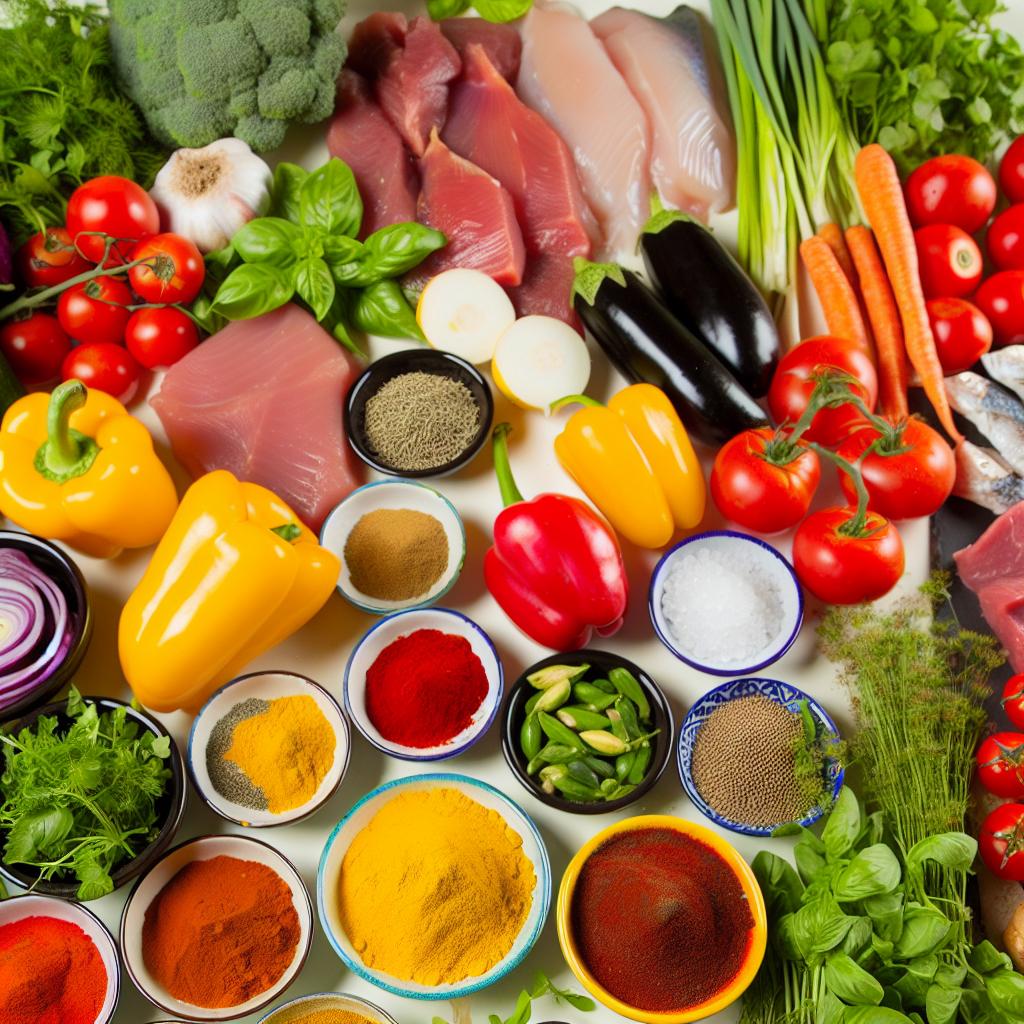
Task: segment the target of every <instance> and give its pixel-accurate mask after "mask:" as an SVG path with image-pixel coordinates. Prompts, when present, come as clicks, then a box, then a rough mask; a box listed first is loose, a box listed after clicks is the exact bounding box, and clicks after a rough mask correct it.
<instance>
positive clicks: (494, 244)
mask: <svg viewBox="0 0 1024 1024" xmlns="http://www.w3.org/2000/svg"><path fill="white" fill-rule="evenodd" d="M420 173H421V175H422V177H423V188H422V190H421V191H420V198H419V203H418V205H417V219H418V220H419V222H420V223H421V224H429V225H430V226H431V227H432V228H437V230H438V231H443V232H444V233H445V235H446V236H447V238H448V244H447V245H446V246H445V247H444V248H443V249H440V250H438V251H437V252H436V253H434V254H433V255H432V256H430V257H429V259H427V260H426V262H424V263H423V264H421V265H420V266H419V267H417V268H416V278H417V279H420V280H424V279H426V278H430V277H433V276H434V275H435V274H439V273H441V271H442V270H449V269H451V268H452V267H465V268H467V269H469V270H482V271H483V272H484V273H485V274H487V275H489V276H490V277H493V278H494V280H495V281H497V282H498V284H503V285H516V284H519V282H520V281H522V279H523V266H524V264H525V262H526V249H525V248H524V247H523V235H522V232H521V231H520V230H519V222H518V221H517V220H516V212H515V208H514V206H513V204H512V197H511V196H510V195H509V194H508V192H507V191H505V189H504V188H502V186H501V182H499V181H498V180H497V179H496V178H492V177H491V176H490V175H489V174H488V173H487V172H486V171H483V170H481V169H480V168H479V167H477V166H476V164H473V163H470V162H469V161H468V160H466V159H464V158H463V157H461V156H458V155H457V154H456V153H453V152H452V151H451V150H450V149H449V148H448V147H447V146H446V145H445V144H444V143H443V142H442V141H441V140H440V138H438V135H437V129H436V128H435V129H434V130H433V131H432V132H431V133H430V144H429V145H428V146H427V151H426V152H425V153H424V154H423V159H422V160H420Z"/></svg>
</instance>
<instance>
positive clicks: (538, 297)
mask: <svg viewBox="0 0 1024 1024" xmlns="http://www.w3.org/2000/svg"><path fill="white" fill-rule="evenodd" d="M573 277H574V272H573V269H572V257H571V256H559V255H558V254H557V253H550V254H547V255H545V254H543V253H541V254H538V255H536V256H531V257H530V258H529V260H528V261H527V264H526V273H525V275H524V277H523V283H522V284H521V285H520V286H519V287H518V288H509V290H508V294H509V298H510V299H511V300H512V305H513V306H515V308H516V316H530V314H532V313H535V314H537V315H540V316H553V317H556V318H557V319H559V320H564V321H565V322H566V323H567V324H568V325H569V326H570V327H572V328H573V329H574V330H576V331H579V333H580V334H582V333H583V325H582V324H581V323H580V318H579V317H578V316H577V315H576V310H575V309H573V307H572V302H571V301H570V299H569V296H570V294H571V292H572V281H573Z"/></svg>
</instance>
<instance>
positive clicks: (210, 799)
mask: <svg viewBox="0 0 1024 1024" xmlns="http://www.w3.org/2000/svg"><path fill="white" fill-rule="evenodd" d="M300 696H307V697H312V698H313V700H314V701H316V704H317V707H319V708H320V710H321V711H322V712H323V714H324V717H325V718H326V719H327V721H328V723H329V724H330V726H331V729H332V730H333V731H334V739H335V748H334V763H333V764H332V765H331V768H330V770H329V771H328V772H327V774H326V775H325V776H324V777H323V779H321V781H320V785H319V786H318V787H317V790H316V792H315V793H314V794H313V795H312V796H311V797H310V798H309V799H308V800H307V801H306V802H305V803H303V804H300V805H299V806H298V807H293V808H292V809H291V810H290V811H284V812H283V813H281V814H273V813H271V812H270V811H261V810H257V809H254V808H252V807H245V806H244V805H242V804H238V803H235V802H234V801H233V800H229V799H227V797H224V796H222V795H221V794H220V793H218V792H217V790H216V788H215V787H214V785H213V780H212V779H211V778H210V773H209V771H208V770H207V767H206V749H207V746H208V745H209V742H210V735H211V733H212V732H213V730H214V727H215V726H216V725H217V723H218V722H219V721H220V720H221V719H222V718H223V717H224V716H225V715H226V714H228V713H229V712H230V711H231V709H232V708H233V707H234V706H235V705H236V704H241V703H242V701H244V700H249V699H256V700H276V699H278V698H279V697H300ZM351 750H352V741H351V736H350V732H349V727H348V719H347V718H346V717H345V714H344V712H343V711H342V710H341V708H340V707H338V703H337V701H335V699H334V698H333V697H332V696H331V695H330V694H329V693H328V692H327V691H326V690H325V689H324V688H323V687H322V686H319V685H318V684H317V683H314V682H313V680H312V679H307V678H306V677H305V676H300V675H297V674H295V673H294V672H252V673H250V674H249V675H244V676H239V677H238V678H237V679H232V680H231V682H229V683H226V684H225V685H224V686H222V687H221V688H220V689H219V690H218V691H217V692H216V693H214V694H213V696H212V697H210V699H209V700H208V701H207V702H206V703H205V704H204V705H203V707H202V709H201V710H200V712H199V714H198V715H196V717H195V720H194V721H193V722H192V729H191V731H190V732H189V735H188V756H187V761H188V771H189V775H191V776H192V782H193V784H194V785H195V787H196V790H197V791H198V793H199V795H200V796H201V797H202V798H203V799H204V800H205V801H206V803H207V804H209V805H210V807H211V808H212V809H213V810H214V811H216V812H217V813H218V814H219V815H220V816H221V817H222V818H226V819H227V820H228V821H233V822H235V823H236V824H238V825H247V826H251V827H253V828H266V827H268V826H272V825H287V824H289V823H291V822H294V821H299V820H300V819H302V818H306V817H308V816H309V815H311V814H313V813H315V812H316V811H317V810H318V809H319V808H320V807H321V806H323V804H324V803H325V802H326V801H327V800H329V799H330V798H331V796H333V795H334V793H335V792H336V791H337V789H338V787H339V786H340V785H341V780H342V779H343V778H344V777H345V772H346V771H347V770H348V760H349V755H350V753H351Z"/></svg>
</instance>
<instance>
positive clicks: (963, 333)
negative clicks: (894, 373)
mask: <svg viewBox="0 0 1024 1024" xmlns="http://www.w3.org/2000/svg"><path fill="white" fill-rule="evenodd" d="M925 305H926V307H927V309H928V321H929V323H930V324H931V326H932V335H933V337H934V338H935V351H936V353H937V354H938V357H939V362H940V363H942V374H943V376H945V377H951V376H953V374H954V373H962V372H963V371H964V370H969V369H970V368H971V367H972V366H973V365H974V364H975V363H976V362H977V361H978V360H979V359H980V358H981V357H982V356H983V355H984V354H985V353H986V352H987V351H988V350H989V349H990V348H991V347H992V325H991V324H990V323H989V322H988V319H987V318H986V316H985V314H984V313H982V311H981V310H980V309H978V307H977V306H975V305H974V303H973V302H968V301H967V300H966V299H929V300H928V302H927V303H925Z"/></svg>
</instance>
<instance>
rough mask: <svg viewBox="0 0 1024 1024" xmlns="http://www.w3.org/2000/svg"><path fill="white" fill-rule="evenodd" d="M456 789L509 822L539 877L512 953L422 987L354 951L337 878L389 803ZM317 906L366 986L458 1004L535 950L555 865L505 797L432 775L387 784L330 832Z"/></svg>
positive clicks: (460, 779) (462, 778)
mask: <svg viewBox="0 0 1024 1024" xmlns="http://www.w3.org/2000/svg"><path fill="white" fill-rule="evenodd" d="M438 788H445V789H457V790H459V791H460V792H461V793H463V794H465V795H466V796H467V797H469V798H470V799H471V800H475V801H476V802H477V803H478V804H482V805H483V806H484V807H487V808H490V809H491V810H495V811H497V812H498V813H499V814H500V815H501V816H502V817H503V818H504V819H505V821H506V822H507V824H508V826H509V828H511V829H512V830H513V831H514V832H515V833H517V834H518V835H519V836H520V838H521V839H522V841H523V853H524V854H525V855H526V857H527V858H529V860H530V863H531V864H532V865H533V870H534V874H535V875H536V879H537V881H536V885H535V886H534V890H533V902H532V904H531V906H530V913H529V914H528V915H527V918H526V921H525V922H524V924H523V927H522V930H521V931H520V933H519V935H518V937H517V938H516V941H515V943H514V944H513V946H512V948H511V949H510V950H509V952H508V954H507V955H506V956H505V958H504V959H503V960H500V961H499V962H498V963H496V964H495V965H494V966H493V967H492V968H491V969H490V970H489V971H487V973H486V974H482V975H480V976H478V977H477V978H469V979H466V980H465V981H460V982H457V983H456V984H454V985H434V986H429V985H420V984H418V983H416V982H414V981H404V980H400V979H398V978H394V977H392V976H391V975H390V974H385V973H384V972H382V971H375V970H373V969H372V968H370V967H367V966H366V965H365V964H364V963H363V961H362V959H361V958H360V956H359V954H358V953H357V952H356V951H355V948H354V947H353V946H352V943H351V942H350V941H349V938H348V936H347V935H346V934H345V929H344V927H343V926H342V923H341V917H340V914H339V913H338V878H339V876H340V874H341V864H342V861H343V860H344V858H345V854H346V853H347V852H348V848H349V846H350V845H351V843H352V841H353V840H354V839H355V837H356V836H357V835H358V834H359V832H361V831H362V830H363V829H364V828H365V827H366V826H367V825H368V824H369V823H370V821H371V820H372V819H373V817H374V816H375V815H376V813H377V812H378V811H379V810H380V809H381V807H383V806H384V804H386V803H387V802H388V801H389V800H391V799H393V798H394V797H395V796H398V795H399V794H400V793H402V792H409V791H421V790H431V789H438ZM316 902H317V911H318V913H319V914H320V924H321V925H322V926H323V929H324V932H325V933H326V934H327V940H328V942H330V944H331V947H332V948H333V949H334V952H335V953H337V954H338V956H339V957H340V958H341V960H342V961H343V963H344V964H345V966H346V967H347V968H348V969H349V970H350V971H352V972H353V973H355V974H357V975H358V976H359V977H360V978H362V979H363V980H364V981H368V982H370V983H371V984H373V985H376V986H377V987H378V988H382V989H384V991H385V992H390V993H391V994H392V995H396V996H402V997H403V998H405V999H435V1000H436V999H459V998H461V997H462V996H468V995H472V993H474V992H479V991H480V990H481V989H485V988H487V987H488V986H490V985H493V984H495V983H496V982H498V981H500V980H501V979H502V978H504V977H505V976H506V975H508V974H510V973H511V972H512V971H514V970H515V969H516V968H517V967H518V966H519V965H520V964H521V963H522V962H523V960H524V959H525V958H526V955H527V954H528V953H529V952H530V950H531V949H532V948H533V946H534V943H535V942H536V941H537V939H538V937H539V936H540V933H541V931H542V929H543V928H544V921H545V920H546V919H547V916H548V909H549V907H550V905H551V865H550V864H549V862H548V853H547V850H546V849H545V847H544V840H543V839H542V838H541V834H540V832H539V831H538V829H537V826H536V825H535V824H534V823H533V821H532V820H531V819H530V817H529V815H527V814H526V812H525V811H524V810H523V809H522V808H521V807H520V806H519V805H518V804H516V803H515V802H513V801H512V800H510V799H509V798H508V797H507V796H505V794H504V793H501V792H499V791H498V790H497V789H495V788H494V787H493V786H489V785H488V784H487V783H486V782H481V781H480V780H479V779H471V778H469V777H468V776H466V775H455V774H451V773H446V772H438V773H436V774H430V775H410V776H407V777H406V778H404V779H396V780H395V781H394V782H385V783H384V785H382V786H378V787H377V788H376V789H375V790H373V791H372V792H371V793H367V795H366V796H364V797H363V798H362V800H360V801H359V802H358V803H357V804H356V805H355V806H354V807H353V808H352V810H350V811H349V812H348V814H346V815H345V817H344V818H342V819H341V821H340V822H338V825H337V826H336V828H335V829H334V831H333V832H332V833H331V835H330V837H329V838H328V840H327V845H326V846H325V847H324V852H323V854H322V856H321V857H320V867H319V870H318V871H317V876H316Z"/></svg>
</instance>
